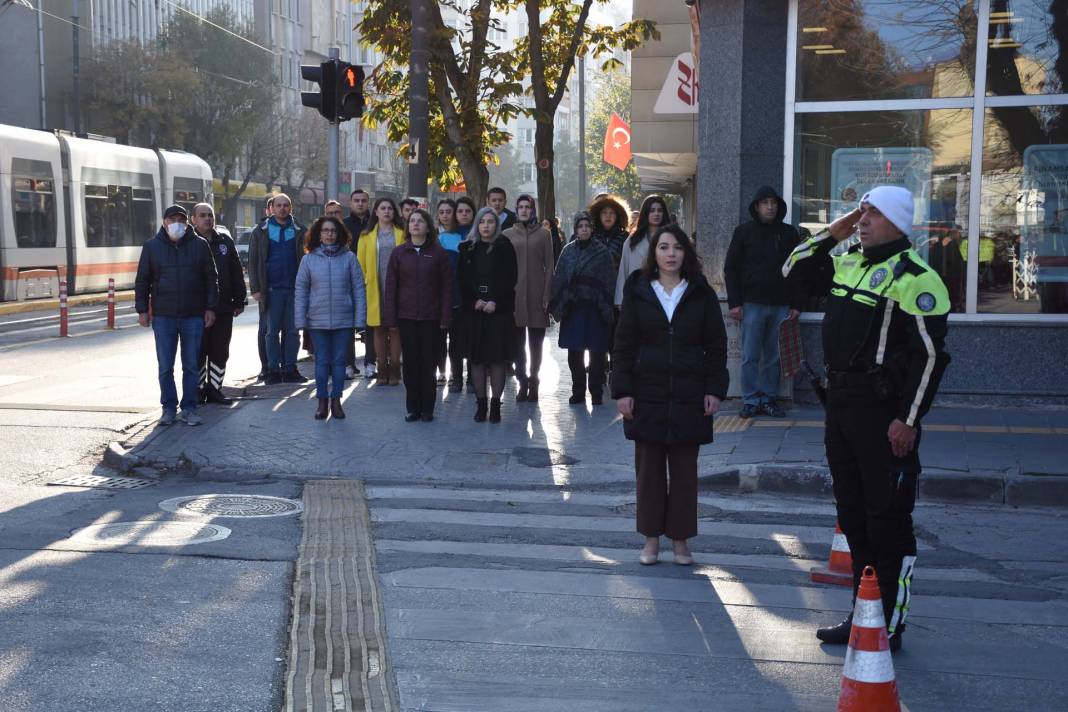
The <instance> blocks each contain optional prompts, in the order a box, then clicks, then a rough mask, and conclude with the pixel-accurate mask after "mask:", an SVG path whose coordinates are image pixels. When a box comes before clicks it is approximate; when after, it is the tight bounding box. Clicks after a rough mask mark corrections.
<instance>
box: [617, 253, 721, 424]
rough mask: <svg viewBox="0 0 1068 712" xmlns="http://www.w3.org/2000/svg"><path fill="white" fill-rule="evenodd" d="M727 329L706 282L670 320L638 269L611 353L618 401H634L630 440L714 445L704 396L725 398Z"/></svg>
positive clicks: (695, 286) (696, 284) (626, 291)
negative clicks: (629, 398) (632, 399)
mask: <svg viewBox="0 0 1068 712" xmlns="http://www.w3.org/2000/svg"><path fill="white" fill-rule="evenodd" d="M728 381H729V376H728V374H727V331H726V329H725V328H724V327H723V315H722V313H721V312H720V306H719V298H718V297H717V296H716V292H715V290H713V289H712V287H711V286H710V285H709V284H708V282H707V281H706V280H705V279H704V277H701V278H700V279H697V280H694V281H691V282H690V283H689V284H688V285H687V287H686V292H685V293H684V294H683V296H682V300H681V301H680V302H679V304H678V306H677V307H676V308H675V314H674V316H673V317H672V319H671V323H668V320H667V315H666V314H665V313H664V308H663V307H662V306H661V305H660V300H659V299H657V297H656V293H655V292H653V287H652V285H651V284H650V283H649V280H648V279H646V278H645V277H644V276H642V274H641V273H640V272H635V273H634V274H632V275H631V276H630V278H629V279H627V283H626V285H625V286H624V288H623V306H622V309H621V311H620V316H619V323H618V324H617V326H616V341H615V349H614V350H613V352H612V397H613V398H616V399H619V398H624V397H627V396H630V397H633V398H634V418H633V420H625V421H623V432H624V434H625V435H626V436H627V438H628V439H630V440H641V441H645V442H656V443H666V444H684V443H685V444H695V443H710V442H712V418H711V417H706V416H705V414H704V397H705V395H713V396H717V397H719V398H720V399H721V400H722V399H723V398H726V396H727V384H728Z"/></svg>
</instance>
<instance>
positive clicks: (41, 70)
mask: <svg viewBox="0 0 1068 712" xmlns="http://www.w3.org/2000/svg"><path fill="white" fill-rule="evenodd" d="M42 3H44V0H37V70H38V77H37V88H38V90H39V91H40V92H41V107H40V114H41V125H40V127H39V128H40V129H41V130H42V131H43V130H45V129H46V128H48V121H47V119H46V118H45V62H44V15H43V14H42V11H41V5H42Z"/></svg>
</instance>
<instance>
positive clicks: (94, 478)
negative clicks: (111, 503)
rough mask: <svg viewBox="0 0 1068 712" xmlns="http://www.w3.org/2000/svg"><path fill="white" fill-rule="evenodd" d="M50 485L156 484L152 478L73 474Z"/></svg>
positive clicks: (114, 486) (136, 486) (122, 486)
mask: <svg viewBox="0 0 1068 712" xmlns="http://www.w3.org/2000/svg"><path fill="white" fill-rule="evenodd" d="M48 484H50V485H59V486H62V487H93V488H99V489H140V488H142V487H151V486H152V485H154V484H156V483H155V482H153V481H152V480H143V479H140V478H137V477H103V476H101V475H75V476H74V477H64V478H63V479H62V480H56V481H55V482H49V483H48Z"/></svg>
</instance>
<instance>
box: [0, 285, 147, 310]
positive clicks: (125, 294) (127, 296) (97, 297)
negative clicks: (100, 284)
mask: <svg viewBox="0 0 1068 712" xmlns="http://www.w3.org/2000/svg"><path fill="white" fill-rule="evenodd" d="M133 300H134V292H133V290H132V289H130V290H125V291H122V292H115V303H116V304H119V303H121V302H132V301H133ZM107 301H108V294H107V292H102V293H99V294H79V295H77V296H74V297H68V298H67V306H68V307H81V306H86V305H89V304H107ZM58 309H59V300H58V299H35V300H32V301H28V302H5V303H3V304H0V316H7V315H8V314H24V313H26V312H32V311H44V310H58Z"/></svg>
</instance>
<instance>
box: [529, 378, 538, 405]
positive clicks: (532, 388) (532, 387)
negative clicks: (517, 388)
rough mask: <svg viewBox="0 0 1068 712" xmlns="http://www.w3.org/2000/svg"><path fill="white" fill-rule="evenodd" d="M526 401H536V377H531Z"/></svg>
mask: <svg viewBox="0 0 1068 712" xmlns="http://www.w3.org/2000/svg"><path fill="white" fill-rule="evenodd" d="M527 401H529V402H531V403H537V402H538V379H536V378H531V379H530V386H529V388H528V389H527Z"/></svg>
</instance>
